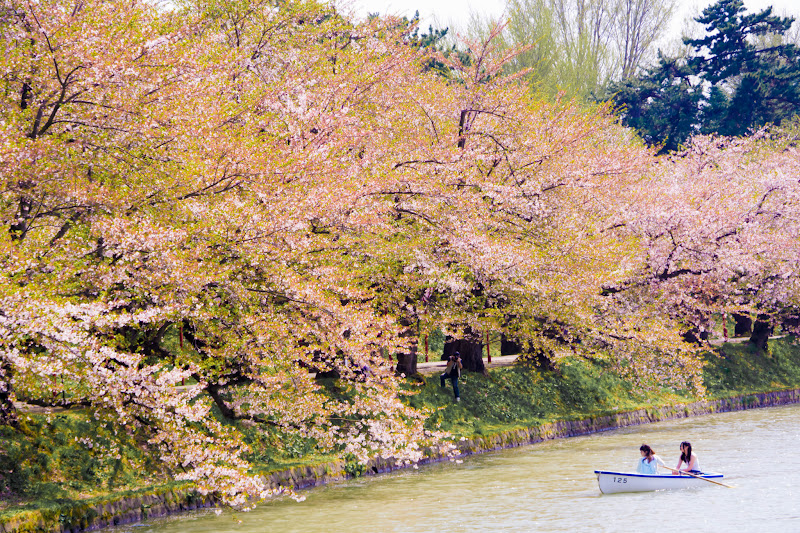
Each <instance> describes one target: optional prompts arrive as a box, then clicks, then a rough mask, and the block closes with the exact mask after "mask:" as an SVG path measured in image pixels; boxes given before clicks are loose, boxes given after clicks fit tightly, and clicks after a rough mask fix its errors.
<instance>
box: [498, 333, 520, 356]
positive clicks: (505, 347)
mask: <svg viewBox="0 0 800 533" xmlns="http://www.w3.org/2000/svg"><path fill="white" fill-rule="evenodd" d="M521 351H522V346H520V345H519V343H518V342H517V341H516V340H513V339H509V338H508V337H506V334H505V333H503V334H501V335H500V355H517V354H518V353H520V352H521Z"/></svg>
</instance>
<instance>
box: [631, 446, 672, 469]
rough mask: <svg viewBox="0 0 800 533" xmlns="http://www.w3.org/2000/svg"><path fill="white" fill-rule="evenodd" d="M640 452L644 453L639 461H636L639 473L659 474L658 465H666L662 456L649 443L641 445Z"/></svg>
mask: <svg viewBox="0 0 800 533" xmlns="http://www.w3.org/2000/svg"><path fill="white" fill-rule="evenodd" d="M639 452H640V453H641V454H642V457H641V459H639V462H638V463H636V473H637V474H658V465H662V466H666V465H665V464H664V461H662V460H661V457H659V456H657V455H656V452H655V451H653V448H651V447H650V446H648V445H647V444H642V445H641V446H639Z"/></svg>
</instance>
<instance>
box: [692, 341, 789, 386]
mask: <svg viewBox="0 0 800 533" xmlns="http://www.w3.org/2000/svg"><path fill="white" fill-rule="evenodd" d="M706 361H707V362H708V365H707V366H706V369H705V372H704V374H703V377H704V379H705V383H706V388H707V389H708V392H709V396H711V397H712V398H724V397H727V396H732V395H736V394H748V393H757V392H768V391H774V390H781V389H787V388H796V387H800V344H798V339H797V338H795V337H783V338H781V339H772V340H770V341H769V347H768V350H767V352H766V353H763V352H758V351H757V350H755V349H754V347H753V345H751V344H749V343H740V344H730V343H726V344H723V345H722V346H721V347H720V348H719V349H718V350H717V351H716V352H714V353H709V354H707V355H706Z"/></svg>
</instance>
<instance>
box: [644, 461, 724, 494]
mask: <svg viewBox="0 0 800 533" xmlns="http://www.w3.org/2000/svg"><path fill="white" fill-rule="evenodd" d="M658 466H660V467H661V468H666V469H667V470H672V471H673V472H677V473H678V474H680V475H683V474H686V475H687V476H692V477H696V478H697V479H702V480H703V481H708V482H709V483H714V484H715V485H722V486H723V487H728V488H729V489H735V488H736V487H734V486H733V485H726V484H725V483H720V482H719V481H714V480H713V479H708V478H707V477H703V476H698V475H697V474H690V473H689V472H685V471H683V470H675V469H674V468H670V467H668V466H664V465H658Z"/></svg>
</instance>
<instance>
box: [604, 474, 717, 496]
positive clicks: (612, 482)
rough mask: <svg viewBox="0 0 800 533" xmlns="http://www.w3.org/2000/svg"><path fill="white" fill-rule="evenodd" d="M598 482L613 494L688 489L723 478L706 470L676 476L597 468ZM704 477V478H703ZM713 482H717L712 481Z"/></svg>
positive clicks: (606, 492)
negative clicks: (694, 474) (694, 475)
mask: <svg viewBox="0 0 800 533" xmlns="http://www.w3.org/2000/svg"><path fill="white" fill-rule="evenodd" d="M594 473H595V474H597V484H598V485H600V492H602V493H603V494H613V493H615V492H649V491H652V490H675V489H688V488H692V487H699V486H702V485H708V484H709V482H708V481H703V480H704V479H708V480H714V479H722V477H723V475H722V474H716V473H712V472H706V473H701V474H697V477H691V476H686V475H683V476H675V475H672V474H631V473H630V472H608V471H605V470H595V471H594ZM701 478H702V479H701ZM711 483H716V482H714V481H712V482H711Z"/></svg>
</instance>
